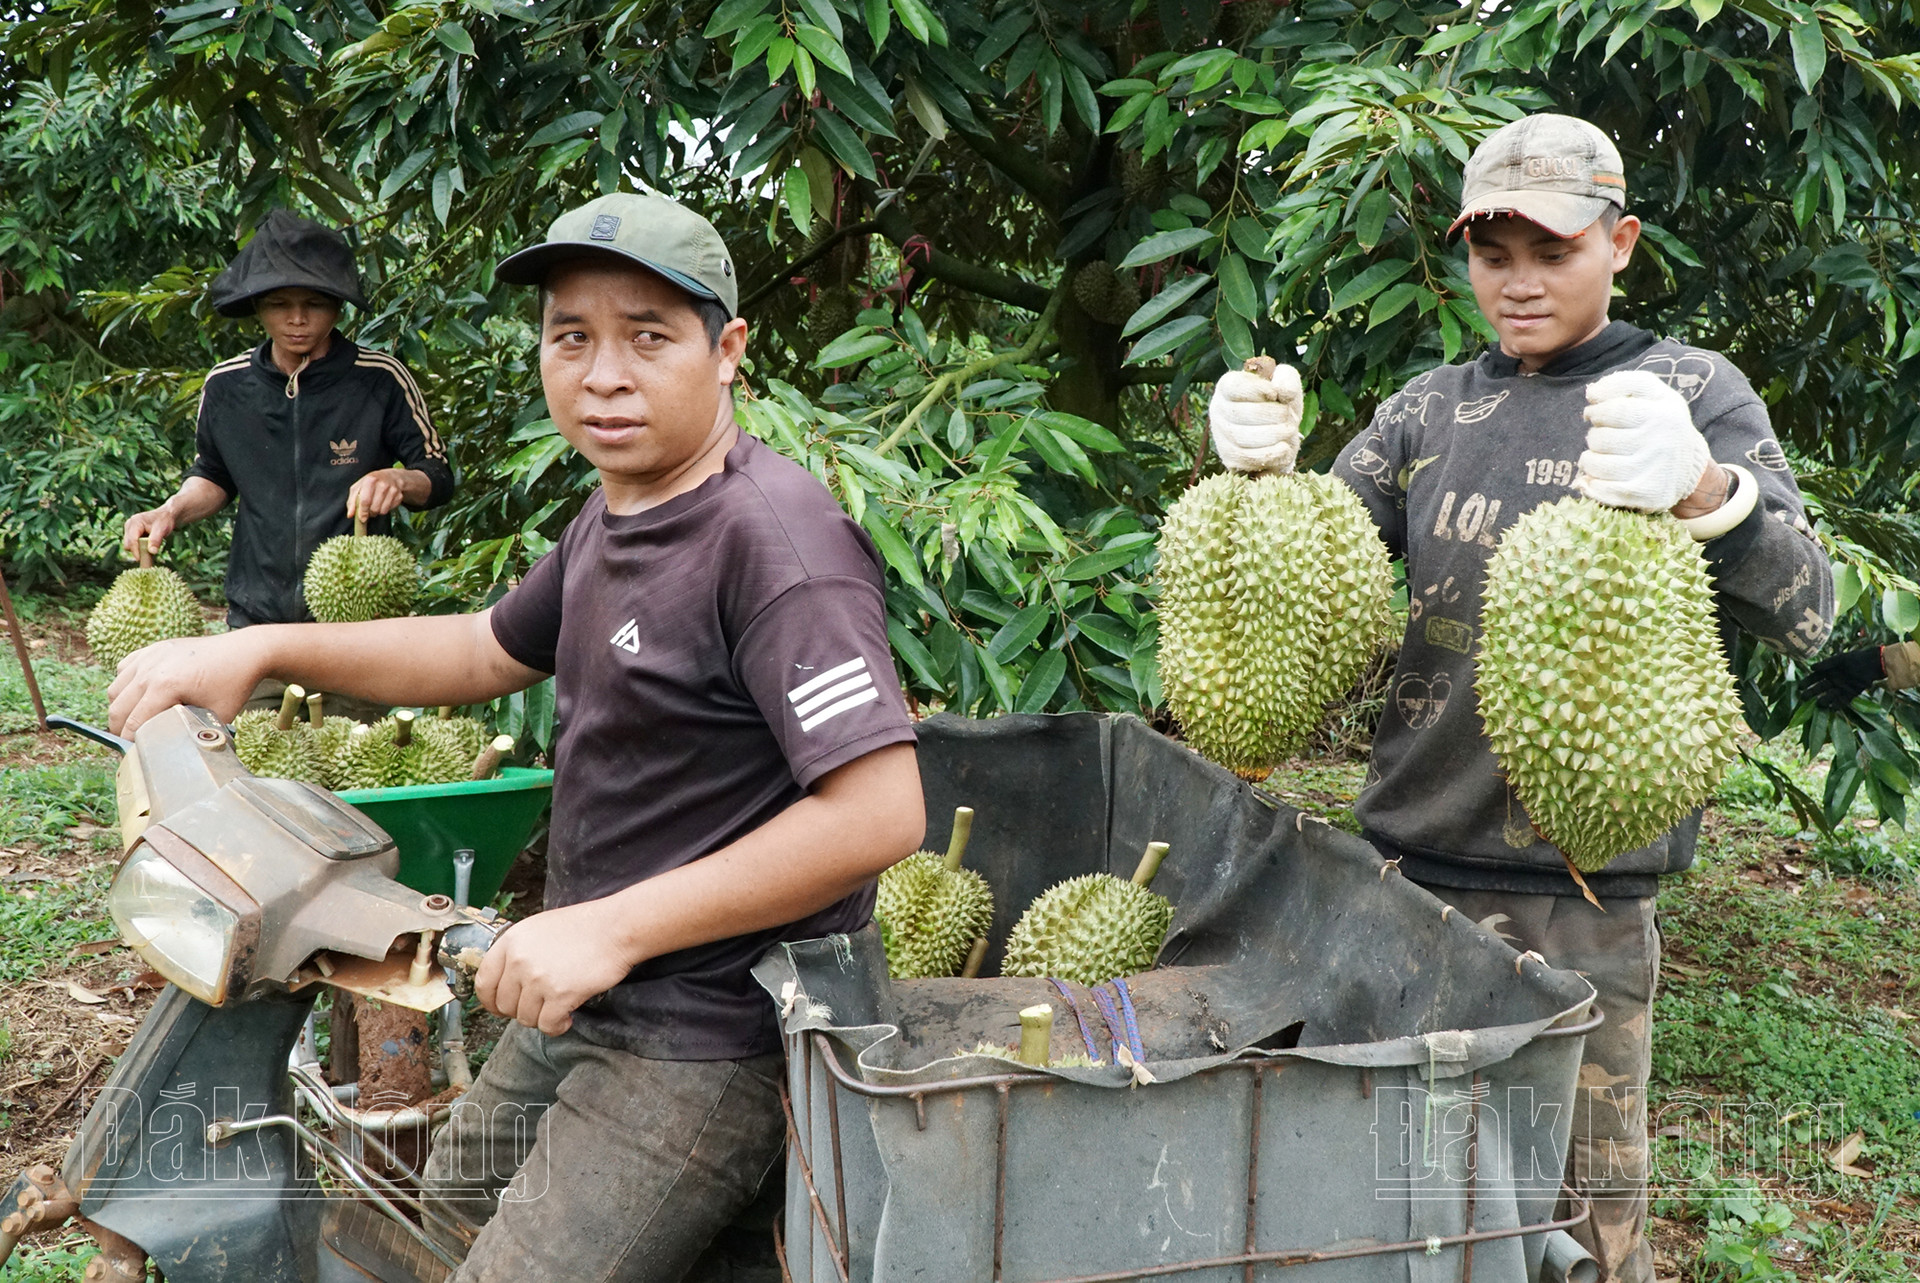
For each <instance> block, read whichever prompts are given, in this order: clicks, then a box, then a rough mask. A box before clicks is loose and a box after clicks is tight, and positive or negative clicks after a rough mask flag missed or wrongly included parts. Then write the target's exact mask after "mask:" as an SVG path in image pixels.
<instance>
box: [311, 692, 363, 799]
mask: <svg viewBox="0 0 1920 1283" xmlns="http://www.w3.org/2000/svg"><path fill="white" fill-rule="evenodd" d="M325 701H326V697H325V696H324V695H322V694H321V693H320V692H319V691H315V692H314V693H313V694H311V695H309V696H307V725H308V726H309V727H311V728H312V730H313V742H314V747H315V748H316V749H317V750H318V751H319V754H320V771H321V776H322V780H321V782H322V783H324V784H325V785H326V786H327V787H328V788H330V789H344V788H352V787H353V786H352V785H351V784H348V783H347V737H348V736H350V735H351V734H352V733H353V726H354V722H353V719H352V718H351V717H328V716H327V715H326V707H325Z"/></svg>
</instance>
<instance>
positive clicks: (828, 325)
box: [807, 289, 860, 345]
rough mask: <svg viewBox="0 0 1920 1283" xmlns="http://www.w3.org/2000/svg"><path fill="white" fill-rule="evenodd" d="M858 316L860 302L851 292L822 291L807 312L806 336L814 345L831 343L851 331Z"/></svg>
mask: <svg viewBox="0 0 1920 1283" xmlns="http://www.w3.org/2000/svg"><path fill="white" fill-rule="evenodd" d="M859 315H860V300H859V299H857V298H855V297H854V295H853V291H852V290H849V289H833V290H822V291H821V292H820V297H819V298H817V299H815V300H814V301H813V307H812V308H811V309H809V310H808V312H807V335H808V336H809V337H810V338H812V339H813V341H814V342H815V343H819V344H822V345H825V344H828V343H831V342H833V340H835V339H837V338H839V337H840V336H841V335H842V334H844V333H846V332H847V331H848V330H850V329H852V328H853V323H854V321H855V319H857V318H858V317H859Z"/></svg>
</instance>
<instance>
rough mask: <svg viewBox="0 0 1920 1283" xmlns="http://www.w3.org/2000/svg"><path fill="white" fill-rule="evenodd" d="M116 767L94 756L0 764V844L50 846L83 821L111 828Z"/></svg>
mask: <svg viewBox="0 0 1920 1283" xmlns="http://www.w3.org/2000/svg"><path fill="white" fill-rule="evenodd" d="M116 765H117V763H115V762H113V761H111V760H102V759H98V758H95V759H91V760H83V761H78V762H71V763H68V764H66V765H62V766H33V767H0V846H17V845H19V844H20V843H23V842H36V843H39V844H40V845H42V846H52V845H54V844H56V843H59V842H61V841H64V840H65V839H66V837H67V830H69V829H71V828H73V827H74V826H75V825H76V824H79V823H80V822H81V821H83V820H86V821H91V822H93V823H95V824H98V825H101V826H103V827H109V826H111V825H112V824H113V822H114V815H115V811H116V803H115V801H114V794H113V775H114V769H115V767H116Z"/></svg>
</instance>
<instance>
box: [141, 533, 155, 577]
mask: <svg viewBox="0 0 1920 1283" xmlns="http://www.w3.org/2000/svg"><path fill="white" fill-rule="evenodd" d="M140 569H142V570H152V569H153V545H152V544H149V543H148V542H147V541H146V540H145V539H142V540H141V541H140Z"/></svg>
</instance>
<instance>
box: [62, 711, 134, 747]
mask: <svg viewBox="0 0 1920 1283" xmlns="http://www.w3.org/2000/svg"><path fill="white" fill-rule="evenodd" d="M47 728H48V729H49V730H52V729H56V728H57V729H59V730H66V731H73V732H74V733H75V734H78V735H84V736H85V737H86V738H88V739H90V740H92V741H93V742H94V743H96V744H105V745H106V746H107V747H108V748H110V749H113V750H114V751H115V752H117V753H120V754H121V755H123V756H124V755H125V754H128V753H131V752H133V741H132V740H130V739H122V738H121V737H120V736H118V735H115V734H114V733H113V732H112V731H103V730H101V729H100V728H99V727H98V726H89V725H87V724H86V723H85V722H77V721H75V720H74V719H73V718H71V717H61V716H59V715H58V714H55V715H54V716H52V717H49V718H48V719H47Z"/></svg>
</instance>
